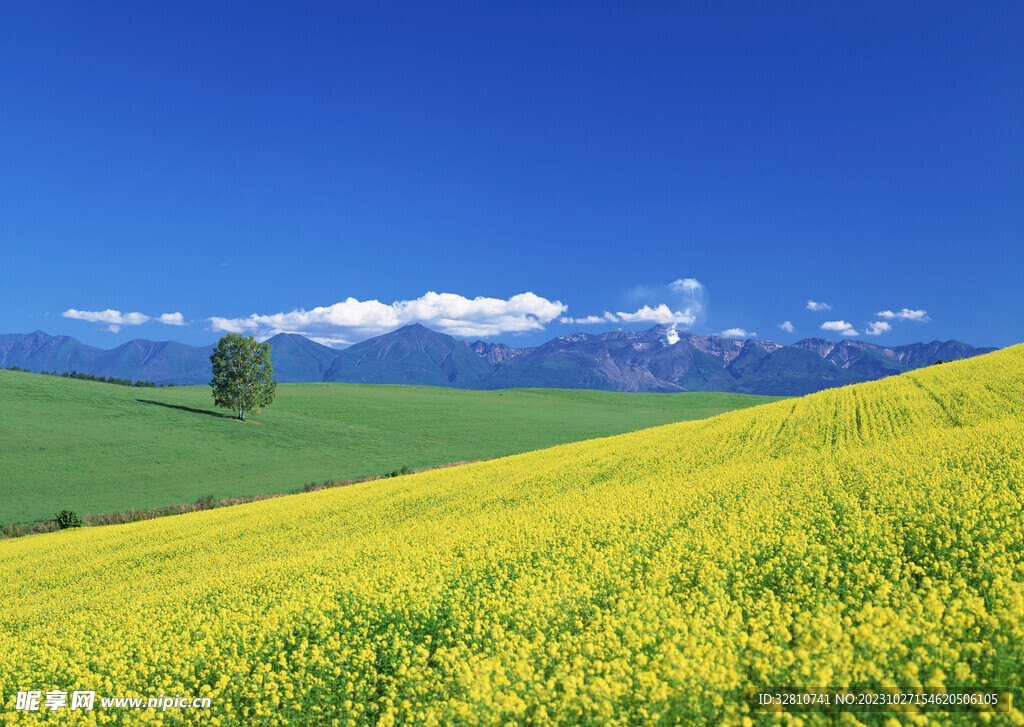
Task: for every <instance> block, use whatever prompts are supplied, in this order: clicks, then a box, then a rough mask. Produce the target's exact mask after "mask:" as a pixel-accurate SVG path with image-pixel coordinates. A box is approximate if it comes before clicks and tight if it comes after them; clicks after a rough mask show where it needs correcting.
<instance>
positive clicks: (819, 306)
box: [807, 300, 832, 310]
mask: <svg viewBox="0 0 1024 727" xmlns="http://www.w3.org/2000/svg"><path fill="white" fill-rule="evenodd" d="M807 310H832V306H831V305H829V304H828V303H818V302H816V301H813V300H809V301H807Z"/></svg>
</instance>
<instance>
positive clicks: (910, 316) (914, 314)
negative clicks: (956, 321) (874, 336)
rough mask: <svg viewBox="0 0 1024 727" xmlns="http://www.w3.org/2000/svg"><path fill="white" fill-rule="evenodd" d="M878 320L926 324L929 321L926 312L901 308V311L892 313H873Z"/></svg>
mask: <svg viewBox="0 0 1024 727" xmlns="http://www.w3.org/2000/svg"><path fill="white" fill-rule="evenodd" d="M875 315H876V316H878V317H879V318H888V319H889V320H893V319H896V320H900V321H916V322H918V323H927V322H928V321H930V320H931V318H929V317H928V311H924V310H920V309H918V310H910V309H909V308H903V309H902V310H899V311H896V312H893V311H891V310H882V311H878V312H877V313H875Z"/></svg>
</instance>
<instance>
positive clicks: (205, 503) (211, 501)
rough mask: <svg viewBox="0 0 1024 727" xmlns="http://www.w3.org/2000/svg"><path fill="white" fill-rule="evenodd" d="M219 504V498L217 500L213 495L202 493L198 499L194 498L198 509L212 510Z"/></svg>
mask: <svg viewBox="0 0 1024 727" xmlns="http://www.w3.org/2000/svg"><path fill="white" fill-rule="evenodd" d="M219 504H220V500H218V499H217V498H216V497H214V496H213V495H203V496H202V497H200V498H199V499H198V500H196V507H198V508H199V509H200V510H212V509H213V508H215V507H217V505H219Z"/></svg>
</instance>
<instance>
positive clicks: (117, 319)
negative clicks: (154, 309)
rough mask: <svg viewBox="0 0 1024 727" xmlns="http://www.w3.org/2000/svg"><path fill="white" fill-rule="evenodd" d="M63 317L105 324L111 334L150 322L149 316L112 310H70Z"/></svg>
mask: <svg viewBox="0 0 1024 727" xmlns="http://www.w3.org/2000/svg"><path fill="white" fill-rule="evenodd" d="M61 315H62V316H64V317H65V318H74V319H76V320H80V321H89V322H90V323H104V324H106V326H107V330H108V331H110V332H111V333H117V332H118V331H120V330H121V326H137V325H140V324H142V323H145V322H146V321H148V320H149V316H147V315H144V314H142V313H122V312H121V311H119V310H111V309H110V308H107V309H106V310H99V311H93V310H75V309H74V308H68V309H67V310H66V311H64V312H63V313H61Z"/></svg>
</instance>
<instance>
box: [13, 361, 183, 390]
mask: <svg viewBox="0 0 1024 727" xmlns="http://www.w3.org/2000/svg"><path fill="white" fill-rule="evenodd" d="M7 370H8V371H24V372H25V373H27V374H32V373H40V374H46V375H47V376H61V377H63V378H65V379H82V380H83V381H99V382H100V383H101V384H117V385H118V386H139V387H146V388H154V389H155V388H156V387H157V386H161V387H162V386H164V384H154V383H153V382H152V381H143V380H142V379H136V380H135V381H132V380H131V379H119V378H117V377H116V376H94V375H93V374H83V373H81V372H79V371H64V372H63V373H60V372H58V371H57V370H56V369H55V370H53V371H31V370H29V369H23V368H21V367H20V366H8V367H7ZM166 386H174V384H166Z"/></svg>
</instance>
